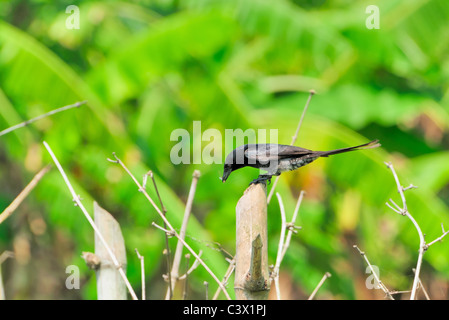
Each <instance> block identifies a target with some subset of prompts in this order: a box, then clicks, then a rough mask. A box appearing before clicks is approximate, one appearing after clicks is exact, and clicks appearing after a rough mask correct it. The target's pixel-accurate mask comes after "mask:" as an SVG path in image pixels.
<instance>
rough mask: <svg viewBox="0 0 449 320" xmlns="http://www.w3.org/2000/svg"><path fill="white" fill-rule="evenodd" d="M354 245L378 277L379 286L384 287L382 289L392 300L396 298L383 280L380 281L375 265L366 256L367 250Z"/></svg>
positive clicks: (375, 276) (375, 277) (376, 277)
mask: <svg viewBox="0 0 449 320" xmlns="http://www.w3.org/2000/svg"><path fill="white" fill-rule="evenodd" d="M353 247H354V248H355V249H357V251H358V252H359V253H360V255H361V256H362V257H363V258H364V259H365V261H366V264H367V265H368V267H369V268H370V270H371V273H372V274H373V276H374V279H376V282H377V284H378V285H379V288H380V289H382V291H383V292H384V293H385V294H386V295H387V297H388V299H390V300H394V298H393V296H392V295H391V291H390V290H389V289H388V288H387V287H386V286H385V285H384V284H383V283H382V281H380V279H379V276H378V274H377V272H376V271H375V270H374V268H373V266H372V265H371V263H370V262H369V260H368V257H367V256H366V254H365V252H363V251H362V250H360V249H359V247H358V246H357V245H353Z"/></svg>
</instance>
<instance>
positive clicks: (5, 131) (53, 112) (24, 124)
mask: <svg viewBox="0 0 449 320" xmlns="http://www.w3.org/2000/svg"><path fill="white" fill-rule="evenodd" d="M85 103H87V101H81V102H77V103H74V104H69V105H67V106H64V107H61V108H58V109H55V110H52V111H50V112H47V113H44V114H41V115H40V116H37V117H35V118H33V119H29V120H26V121H24V122H22V123H19V124H16V125H15V126H12V127H9V128H7V129H5V130H3V131H0V137H1V136H3V135H5V134H7V133H10V132H11V131H14V130H16V129H19V128H22V127H25V126H27V125H29V124H30V123H33V122H35V121H37V120H40V119H43V118H45V117H48V116H51V115H54V114H56V113H58V112H62V111H65V110H69V109H72V108H78V107H79V106H81V105H83V104H85Z"/></svg>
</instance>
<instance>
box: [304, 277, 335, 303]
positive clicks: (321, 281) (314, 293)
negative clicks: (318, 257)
mask: <svg viewBox="0 0 449 320" xmlns="http://www.w3.org/2000/svg"><path fill="white" fill-rule="evenodd" d="M331 276H332V275H331V274H330V273H329V272H326V273H325V274H324V276H323V277H322V278H321V280H320V282H319V283H318V285H317V286H316V288H315V290H313V292H312V294H311V295H310V297H309V299H308V300H313V298H315V295H316V293H317V292H318V290H320V288H321V287H322V285H323V284H324V281H326V279H327V278H330V277H331Z"/></svg>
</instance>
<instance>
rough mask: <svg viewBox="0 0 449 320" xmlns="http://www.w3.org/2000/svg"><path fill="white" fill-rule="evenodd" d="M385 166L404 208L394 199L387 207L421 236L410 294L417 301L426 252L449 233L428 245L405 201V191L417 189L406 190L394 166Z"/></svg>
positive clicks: (411, 186) (411, 298)
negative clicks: (388, 170) (403, 218)
mask: <svg viewBox="0 0 449 320" xmlns="http://www.w3.org/2000/svg"><path fill="white" fill-rule="evenodd" d="M385 164H386V166H387V167H388V168H389V169H390V170H391V173H392V174H393V177H394V180H395V181H396V187H397V189H398V192H399V195H400V196H401V200H402V207H400V206H399V205H397V204H396V203H395V202H394V201H393V200H392V199H390V200H389V201H390V202H391V204H393V206H392V205H390V203H388V202H387V203H386V205H387V206H388V207H389V208H390V209H392V210H393V211H395V212H396V213H399V214H401V215H403V216H406V217H407V218H409V220H410V221H411V222H412V223H413V225H414V227H415V229H416V231H417V232H418V236H419V250H418V261H417V263H416V268H415V278H414V280H413V285H412V293H411V294H410V300H415V299H416V291H417V289H418V286H419V283H420V278H419V274H420V272H421V265H422V259H423V255H424V252H426V250H427V249H428V248H429V246H430V245H432V244H434V243H435V242H436V241H441V239H443V238H444V237H445V236H446V235H447V234H448V233H449V232H444V229H443V234H442V235H441V236H440V237H438V238H437V239H435V240H434V241H432V242H430V243H429V244H426V240H425V238H424V234H423V232H422V231H421V228H420V226H419V224H418V222H416V220H415V219H414V218H413V216H412V215H411V214H410V212H409V210H408V208H407V201H406V199H405V194H404V191H406V190H409V189H411V188H416V187H415V186H413V185H410V186H409V187H407V188H404V187H403V186H402V185H401V183H400V182H399V178H398V175H397V174H396V171H395V170H394V167H393V165H392V164H391V163H387V162H385Z"/></svg>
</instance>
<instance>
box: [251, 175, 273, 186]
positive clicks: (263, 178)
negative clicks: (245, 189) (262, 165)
mask: <svg viewBox="0 0 449 320" xmlns="http://www.w3.org/2000/svg"><path fill="white" fill-rule="evenodd" d="M266 181H268V184H270V183H271V175H269V174H261V175H259V177H258V178H257V179H254V180H253V181H251V183H250V184H249V185H252V184H258V183H261V182H266Z"/></svg>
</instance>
